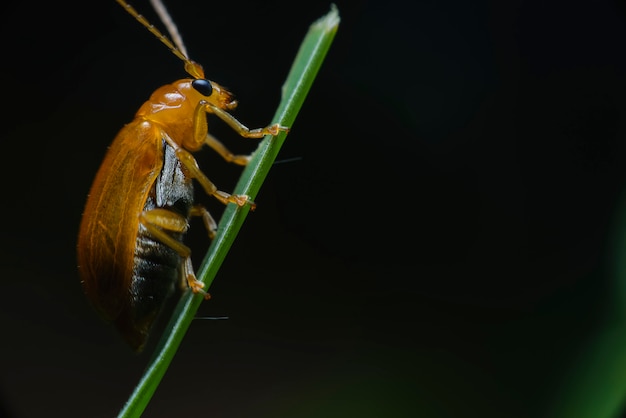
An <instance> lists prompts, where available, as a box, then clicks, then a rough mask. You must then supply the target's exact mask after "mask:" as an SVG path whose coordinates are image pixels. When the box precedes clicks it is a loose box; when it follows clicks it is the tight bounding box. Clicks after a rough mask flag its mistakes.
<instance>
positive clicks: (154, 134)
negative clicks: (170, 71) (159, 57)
mask: <svg viewBox="0 0 626 418" xmlns="http://www.w3.org/2000/svg"><path fill="white" fill-rule="evenodd" d="M116 1H117V2H118V3H119V4H121V5H122V6H123V7H124V8H125V9H126V10H127V11H128V12H129V13H130V14H131V15H132V16H134V17H135V18H136V19H137V20H138V21H139V22H140V23H141V24H143V25H144V26H145V27H146V28H148V30H150V31H151V32H152V33H153V34H155V35H156V36H157V37H158V38H159V39H160V40H161V41H162V42H163V43H164V44H165V45H166V46H168V48H169V49H170V50H171V51H172V52H173V53H174V54H175V55H176V56H178V57H179V58H180V59H182V60H183V61H184V62H185V70H186V71H187V72H188V73H189V74H190V75H191V76H192V77H193V78H185V79H182V80H178V81H176V82H174V83H172V84H169V85H166V86H163V87H161V88H159V89H157V90H156V91H155V92H154V93H153V94H152V96H151V97H150V99H149V100H148V101H147V102H145V103H144V104H143V105H142V106H141V108H140V109H139V111H138V112H137V113H136V115H135V119H134V120H133V121H132V122H130V123H129V124H127V125H126V126H124V127H123V128H122V130H121V131H120V132H119V133H118V135H117V136H116V138H115V140H114V141H113V143H112V144H111V146H110V147H109V149H108V151H107V153H106V156H105V158H104V161H103V162H102V165H101V166H100V169H99V170H98V173H97V174H96V177H95V180H94V182H93V184H92V186H91V190H90V192H89V196H88V198H87V203H86V206H85V210H84V212H83V217H82V221H81V225H80V230H79V234H78V244H77V255H78V267H79V273H80V277H81V281H82V284H83V288H84V290H85V293H86V295H87V297H88V298H89V300H90V301H91V303H92V304H93V305H94V307H95V308H96V310H97V311H98V312H99V313H100V314H101V315H102V317H103V318H104V319H106V320H107V321H111V322H113V323H114V324H115V326H116V327H117V329H118V330H119V332H120V333H121V335H122V336H123V337H124V338H125V340H126V341H127V342H128V343H129V345H130V346H131V347H132V348H133V349H134V350H136V351H140V350H141V349H142V348H143V346H144V344H145V342H146V338H147V336H148V333H149V331H150V328H151V327H152V324H153V323H154V320H155V318H156V317H157V315H158V314H159V312H160V310H161V308H162V306H163V304H164V302H165V300H166V298H167V297H168V296H169V295H170V293H171V292H172V291H173V289H174V284H175V283H176V282H177V281H178V280H181V279H182V280H181V282H182V283H183V284H184V283H186V284H187V285H188V286H189V287H190V288H191V289H192V291H194V292H196V293H204V294H205V295H206V296H207V297H208V295H207V294H206V293H205V292H204V291H203V289H202V288H203V287H204V284H203V283H202V282H200V281H198V280H197V279H196V277H195V274H194V271H193V266H192V263H191V258H190V254H191V251H190V249H189V248H188V247H187V246H185V245H184V244H183V243H182V237H183V235H184V233H185V232H186V230H187V227H188V221H189V218H190V217H191V216H201V217H202V218H203V220H204V224H205V226H206V227H207V229H208V231H209V236H210V237H213V236H214V234H215V229H216V223H215V221H214V220H213V218H212V217H211V215H210V214H209V212H208V211H207V210H206V209H205V208H203V207H202V206H200V205H194V203H193V183H192V179H195V180H196V181H197V182H198V183H200V185H201V186H202V187H203V189H204V190H205V191H206V193H208V194H210V195H212V196H214V197H215V198H217V199H218V200H219V201H221V202H222V203H224V204H228V203H235V204H236V205H238V206H244V205H251V207H252V208H254V203H253V202H251V201H250V200H249V198H248V197H247V196H244V195H230V194H228V193H225V192H223V191H220V190H218V189H217V187H216V186H215V185H214V184H213V183H212V182H211V181H210V180H209V179H208V178H207V176H206V175H204V173H203V172H202V171H201V170H200V168H199V167H198V164H197V163H196V160H195V159H194V157H193V156H192V154H191V153H193V152H196V151H199V150H200V149H201V148H202V147H203V146H204V145H205V144H206V145H208V146H210V147H211V148H213V149H214V150H216V151H217V152H218V153H219V154H220V155H221V156H222V157H223V158H224V159H225V160H226V161H229V162H233V163H236V164H240V165H245V164H247V162H248V161H249V156H246V155H233V154H232V153H231V152H230V151H228V150H227V149H226V147H224V145H222V144H221V143H220V142H219V141H218V140H217V139H216V138H214V137H213V136H211V134H209V133H208V127H207V119H206V115H207V114H208V113H212V114H215V115H216V116H218V117H219V118H220V119H222V120H223V121H224V122H226V123H227V124H228V125H230V126H231V127H232V128H233V129H234V130H235V131H236V132H237V133H239V134H240V135H241V136H243V137H246V138H261V137H263V136H264V135H268V134H269V135H277V134H278V132H279V131H288V128H286V127H283V126H280V125H278V124H275V125H271V126H268V127H265V128H259V129H253V130H250V129H248V128H247V127H245V126H244V125H242V124H241V123H240V122H239V121H237V120H236V119H235V118H234V117H233V116H231V115H230V114H229V113H228V111H229V110H232V109H234V108H235V107H236V105H237V102H236V101H235V100H233V99H232V96H231V94H230V93H229V92H228V91H226V90H225V89H224V88H222V87H220V86H219V85H218V84H217V83H214V82H212V81H209V80H207V79H205V78H204V72H203V70H202V67H201V66H200V65H199V64H197V63H195V62H193V61H191V60H189V59H188V58H187V57H186V54H185V53H183V51H184V49H182V48H181V46H180V45H182V44H179V47H178V48H177V47H175V46H174V45H173V44H172V42H170V41H169V39H168V38H166V37H165V36H164V35H162V34H161V33H160V32H159V31H158V30H157V29H155V28H154V27H153V26H152V25H150V24H149V23H148V22H147V21H146V20H145V18H143V17H142V16H141V15H139V14H138V13H137V12H136V11H135V9H133V8H132V7H131V6H130V5H128V4H127V3H126V2H125V1H123V0H116Z"/></svg>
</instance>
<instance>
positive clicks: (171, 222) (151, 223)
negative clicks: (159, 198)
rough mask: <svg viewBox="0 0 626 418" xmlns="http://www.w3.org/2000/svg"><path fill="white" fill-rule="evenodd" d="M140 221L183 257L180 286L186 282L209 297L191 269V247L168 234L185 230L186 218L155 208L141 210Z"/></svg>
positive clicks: (191, 287)
mask: <svg viewBox="0 0 626 418" xmlns="http://www.w3.org/2000/svg"><path fill="white" fill-rule="evenodd" d="M196 210H198V209H196ZM192 212H193V209H192ZM207 214H208V212H207ZM209 216H210V215H209ZM203 217H204V216H203ZM211 219H212V218H211ZM140 222H141V224H142V225H143V226H144V227H145V228H146V229H147V230H148V232H149V233H150V235H152V236H153V237H154V238H155V239H157V240H158V241H160V242H161V243H163V244H165V245H167V246H168V247H170V248H171V249H173V250H174V251H176V252H177V253H178V255H180V256H181V257H182V258H183V259H184V260H183V263H182V269H181V270H182V272H181V273H182V274H181V276H182V281H181V287H183V288H184V287H185V284H186V285H187V286H188V287H189V288H190V289H191V290H192V291H193V292H194V293H201V294H202V295H203V296H204V298H205V299H210V298H211V295H209V293H208V292H206V291H205V290H204V283H202V282H201V281H200V280H198V279H197V278H196V275H195V273H194V271H193V265H192V263H191V249H189V247H187V246H186V245H185V244H183V243H182V242H180V241H178V240H177V239H175V238H174V237H172V236H171V235H170V234H168V231H171V232H180V233H182V232H185V231H186V230H187V228H188V224H187V219H185V217H183V216H181V215H178V214H176V213H173V212H170V211H169V210H167V209H162V208H156V209H152V210H148V211H145V212H143V213H142V214H141V217H140ZM205 222H207V221H205Z"/></svg>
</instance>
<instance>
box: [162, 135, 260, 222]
mask: <svg viewBox="0 0 626 418" xmlns="http://www.w3.org/2000/svg"><path fill="white" fill-rule="evenodd" d="M163 137H164V138H165V141H166V142H167V143H168V144H169V145H170V146H171V147H172V148H174V151H175V152H176V158H178V160H179V161H180V162H181V163H182V164H183V165H184V166H185V168H186V169H187V170H188V171H189V176H190V177H192V178H195V179H196V180H197V181H198V183H200V185H201V186H202V188H204V191H205V192H206V193H207V194H209V195H211V196H213V197H215V198H216V199H217V200H219V201H220V202H222V203H223V204H225V205H226V204H228V203H234V204H236V205H237V206H239V207H241V206H245V205H250V209H251V210H254V208H255V207H256V205H255V204H254V202H253V201H252V200H250V198H249V197H248V196H246V195H237V194H229V193H226V192H223V191H221V190H218V189H217V186H215V184H213V182H211V180H209V178H208V177H207V176H206V175H205V174H204V173H203V172H202V170H200V167H198V162H197V161H196V159H195V158H194V157H193V155H191V153H190V152H189V151H187V150H186V149H184V148H182V147H181V146H180V145H178V144H177V143H176V142H175V141H174V140H173V139H172V138H170V136H169V135H167V134H166V133H165V132H163Z"/></svg>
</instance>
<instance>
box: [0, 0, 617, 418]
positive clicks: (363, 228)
mask: <svg viewBox="0 0 626 418" xmlns="http://www.w3.org/2000/svg"><path fill="white" fill-rule="evenodd" d="M169 3H172V4H167V6H168V7H169V9H170V12H171V14H172V15H173V18H174V20H175V21H176V22H177V23H178V25H179V29H180V30H181V32H182V35H183V38H184V39H185V41H186V44H187V47H188V49H189V52H190V55H191V56H192V58H193V59H195V60H196V61H198V62H200V63H202V64H203V65H204V66H205V69H206V71H207V74H208V76H209V78H211V79H213V80H216V81H218V82H219V83H220V84H222V85H225V86H227V87H229V88H230V89H231V90H233V91H234V92H235V93H236V95H237V98H238V99H239V101H240V106H239V108H238V109H237V111H236V112H235V115H236V116H237V117H238V118H239V119H240V120H241V121H242V122H244V123H245V124H247V125H248V126H250V127H259V126H264V125H265V124H267V123H268V122H269V121H270V119H271V117H272V115H273V112H274V109H275V108H276V106H277V104H278V101H279V94H280V87H281V84H282V82H283V80H284V79H285V77H286V75H287V72H288V70H289V66H290V63H291V61H292V60H293V57H294V56H295V54H296V52H297V49H298V46H299V43H300V41H301V39H302V38H303V37H304V35H305V33H306V31H307V29H308V26H309V25H310V24H311V23H312V22H313V21H314V20H316V19H317V18H318V17H320V16H322V15H324V14H325V13H327V12H328V10H329V8H330V3H329V2H322V1H315V2H287V1H269V2H262V3H260V2H246V1H234V0H233V1H221V2H216V1H202V2H200V1H192V0H186V1H182V0H181V1H177V2H169ZM132 4H133V5H134V6H135V7H136V8H137V9H138V10H140V11H141V12H142V13H144V14H145V15H146V16H148V18H149V19H150V20H151V21H153V22H154V23H155V24H157V26H159V27H161V25H160V23H159V22H158V21H157V19H156V18H155V17H154V14H153V13H152V12H151V10H150V6H149V4H148V3H147V2H146V1H139V0H137V1H133V2H132ZM336 4H337V6H338V8H339V13H340V15H341V18H342V21H341V24H340V27H339V31H338V33H337V36H336V38H335V42H334V44H333V46H332V48H331V50H330V52H329V54H328V56H327V59H326V62H325V63H324V65H323V67H322V69H321V71H320V73H319V76H318V78H317V80H316V81H315V84H314V85H313V88H312V90H311V92H310V95H309V98H308V99H307V101H306V103H305V105H304V107H303V108H302V110H301V113H300V115H299V117H298V119H297V121H296V123H295V124H294V126H293V127H292V131H291V133H290V135H289V137H288V140H287V142H286V144H285V146H284V147H283V149H282V151H281V154H280V157H279V158H280V159H283V160H285V162H284V163H281V164H277V165H276V166H275V167H274V169H273V170H272V172H271V173H270V176H269V177H268V179H267V182H266V183H265V184H264V186H263V188H262V190H261V192H260V194H259V196H258V198H257V203H258V209H257V211H256V212H254V213H252V214H251V215H250V216H248V219H247V221H246V224H245V225H244V227H243V229H242V231H241V234H240V237H239V238H238V240H237V242H236V243H235V245H234V247H233V248H232V251H231V253H230V254H229V256H228V257H227V259H226V261H225V263H224V265H223V266H222V269H221V270H220V272H219V274H218V276H217V278H216V280H215V282H214V284H213V286H212V288H211V293H212V295H213V299H212V300H211V301H209V302H206V303H204V304H203V305H202V306H201V308H200V311H199V312H198V316H200V317H206V316H221V315H226V316H228V317H229V318H230V319H228V320H226V321H210V320H197V321H195V322H194V323H193V324H192V326H191V328H190V329H189V332H188V334H187V336H186V338H185V340H184V341H183V343H182V345H181V347H180V350H179V352H178V354H177V356H176V357H175V359H174V361H173V363H172V365H171V367H170V369H169V370H168V372H167V374H166V375H165V377H164V379H163V381H162V384H161V385H160V387H159V388H158V390H157V392H156V393H155V395H154V398H153V400H152V401H151V403H150V404H149V405H148V407H147V409H146V411H145V414H144V416H146V417H171V416H202V417H204V416H207V417H252V416H254V417H345V416H359V417H394V418H395V417H416V416H419V417H427V418H440V417H441V418H443V417H483V418H484V417H512V418H517V417H542V416H550V417H567V418H570V417H593V418H604V417H611V416H619V411H620V410H621V406H620V405H621V401H622V398H623V393H624V392H625V391H626V355H625V354H624V353H626V327H625V326H624V319H626V316H625V315H624V312H625V309H624V307H625V306H626V305H625V304H624V303H623V301H622V298H623V295H624V289H623V285H622V283H623V282H624V280H625V279H626V274H624V271H625V270H624V269H623V263H624V259H623V257H624V254H626V246H624V245H623V240H624V230H623V229H621V228H622V225H623V224H624V214H626V207H625V206H624V192H625V191H626V164H625V163H626V148H625V146H624V144H625V140H624V139H625V136H626V131H625V128H626V125H625V123H626V119H625V116H626V113H625V112H626V104H625V100H624V98H625V97H626V95H625V93H626V78H625V71H626V59H625V56H626V49H625V45H626V8H625V7H624V5H623V3H622V2H618V1H609V0H599V1H595V2H587V3H583V2H577V1H574V2H572V1H538V0H536V1H506V2H502V1H495V0H494V1H487V0H480V1H473V2H464V1H455V0H447V1H417V2H411V5H410V6H409V2H400V1H393V0H392V1H387V2H372V1H354V2H346V1H341V0H338V1H337V2H336ZM2 7H3V10H4V11H3V15H2V25H0V31H1V33H2V38H1V39H2V54H1V55H2V57H3V58H2V61H3V64H2V66H1V69H0V71H1V75H2V78H1V80H2V81H1V82H2V94H3V102H4V103H3V110H2V113H1V115H2V116H1V118H2V119H1V122H2V124H1V125H0V126H1V128H2V129H1V132H2V138H1V141H2V142H1V143H2V147H3V150H2V154H1V155H2V157H3V164H2V165H1V168H0V176H1V177H0V178H1V179H2V192H3V195H4V198H2V203H1V204H0V208H1V209H0V210H1V215H2V222H1V223H0V230H1V235H0V236H1V237H2V242H3V245H2V251H1V252H0V286H1V288H0V329H1V330H2V333H3V335H4V337H3V338H2V343H1V344H0V403H1V405H2V408H3V410H2V411H1V412H0V416H7V417H40V416H63V417H67V418H70V417H111V416H115V414H116V413H117V411H118V410H119V409H120V408H121V407H122V405H123V403H124V402H125V401H126V399H127V398H128V396H129V395H130V393H131V391H132V389H133V387H134V385H135V384H136V383H137V381H138V379H139V378H140V376H141V372H142V370H143V368H144V367H145V366H146V364H147V361H148V358H149V355H150V352H151V348H153V344H154V343H155V342H156V340H157V339H158V338H157V337H158V335H153V337H152V339H151V340H150V344H151V345H150V346H149V347H148V349H147V350H146V353H144V354H142V355H134V354H133V353H132V352H131V351H130V349H129V348H128V347H127V346H125V344H124V343H123V342H122V341H121V339H120V338H119V337H118V336H117V335H116V334H115V332H114V331H113V330H112V329H111V328H110V327H109V326H107V325H106V324H104V323H102V322H101V321H100V320H99V318H98V317H97V316H96V314H95V313H94V311H93V310H92V309H91V307H90V306H89V304H88V303H87V300H86V299H85V298H84V296H83V294H82V290H81V288H80V284H79V279H78V275H77V272H76V260H75V245H76V235H77V231H78V225H79V222H80V216H81V212H82V209H83V205H84V202H85V198H86V195H87V192H88V189H89V186H90V184H91V181H92V179H93V176H94V174H95V172H96V170H97V168H98V165H99V163H100V161H101V159H102V156H103V154H104V152H105V150H106V147H107V146H108V144H109V143H110V142H111V140H112V139H113V137H114V136H115V134H116V133H117V131H118V130H119V129H120V127H121V126H122V125H123V124H124V123H127V122H129V121H130V120H131V119H132V117H133V114H134V112H135V111H136V110H137V108H138V107H139V106H140V105H141V103H142V102H143V101H145V100H146V99H147V98H148V97H149V95H150V93H151V92H152V90H154V89H155V88H156V87H158V86H160V85H162V84H165V83H168V82H171V81H173V80H175V79H177V78H182V77H184V76H185V73H184V72H183V68H182V65H181V63H180V61H178V60H177V59H176V58H175V57H174V56H173V55H172V54H171V53H169V52H168V51H167V50H166V49H165V48H164V47H163V45H161V44H160V43H159V42H158V41H157V40H156V39H154V37H152V36H151V35H150V34H149V33H148V32H147V31H146V30H145V29H143V28H141V27H140V26H139V24H138V23H137V22H136V21H135V20H134V19H133V18H131V17H130V16H129V15H127V14H125V13H124V12H123V10H122V9H121V8H120V7H119V5H117V4H115V3H114V2H113V1H98V2H74V1H71V2H34V3H33V2H22V3H20V4H15V2H14V3H12V4H10V5H3V6H2ZM211 131H212V132H213V133H214V134H215V135H216V136H217V137H219V138H221V139H222V140H223V141H224V142H226V143H227V144H228V146H229V147H231V148H232V149H233V150H236V151H237V152H249V151H251V150H253V149H254V142H248V143H246V142H245V141H243V140H241V139H239V138H237V137H236V135H235V134H233V133H232V132H231V131H230V130H229V129H228V128H227V127H225V126H223V124H222V123H220V122H219V121H212V124H211ZM213 154H214V153H212V152H211V151H210V150H206V151H205V152H202V153H200V154H198V156H197V158H198V160H199V163H200V166H201V167H202V168H203V169H204V171H205V172H206V173H207V174H208V176H209V177H210V178H211V179H212V180H213V181H214V182H216V183H217V184H218V185H219V186H220V187H221V188H222V189H223V190H230V189H232V187H233V186H234V184H235V182H236V176H237V175H238V174H239V173H240V168H238V167H231V166H229V165H227V164H226V163H224V162H223V161H221V160H220V159H219V158H218V157H216V156H215V155H213ZM291 159H295V160H291ZM289 161H290V162H289ZM199 199H204V197H199ZM206 204H207V205H208V206H209V207H210V208H211V209H212V210H213V212H214V213H215V214H219V212H220V211H221V210H222V208H221V207H220V206H219V205H217V204H215V202H212V201H210V200H209V199H206ZM187 242H188V243H189V245H190V246H191V247H192V249H193V250H194V254H196V256H195V259H194V261H195V262H196V263H199V262H200V261H201V257H202V254H203V253H204V251H205V250H206V248H207V247H208V240H207V239H206V236H205V235H204V232H203V228H202V225H201V223H200V222H196V223H194V224H192V231H191V232H190V236H189V239H188V241H187ZM156 334H158V332H156Z"/></svg>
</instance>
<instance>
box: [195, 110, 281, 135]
mask: <svg viewBox="0 0 626 418" xmlns="http://www.w3.org/2000/svg"><path fill="white" fill-rule="evenodd" d="M204 106H206V109H207V112H211V113H214V114H215V115H216V116H217V117H218V118H220V119H221V120H223V121H224V122H226V124H228V126H230V127H231V128H233V129H234V130H235V132H237V133H238V134H239V135H241V136H243V137H244V138H263V137H264V136H265V135H273V136H276V135H278V133H279V132H281V131H282V132H289V128H288V127H286V126H281V125H279V124H278V123H275V124H274V125H270V126H266V127H265V128H257V129H249V128H248V127H247V126H245V125H244V124H243V123H241V122H239V121H238V120H237V119H235V117H234V116H233V115H231V114H230V113H228V112H227V111H225V110H224V109H221V108H219V107H217V106H215V105H213V104H211V103H208V102H204Z"/></svg>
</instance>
